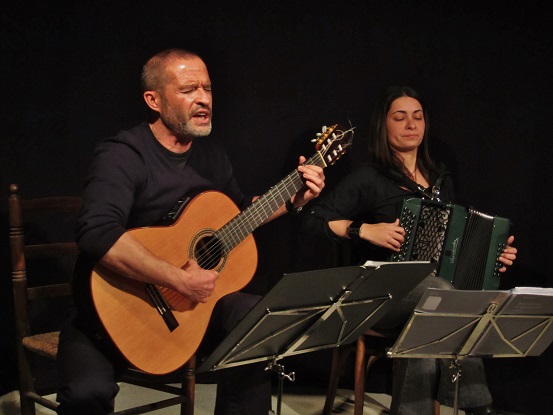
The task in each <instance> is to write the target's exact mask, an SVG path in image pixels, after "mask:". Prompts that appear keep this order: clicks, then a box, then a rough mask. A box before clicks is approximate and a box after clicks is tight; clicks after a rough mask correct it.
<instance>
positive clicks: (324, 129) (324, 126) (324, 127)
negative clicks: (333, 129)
mask: <svg viewBox="0 0 553 415" xmlns="http://www.w3.org/2000/svg"><path fill="white" fill-rule="evenodd" d="M326 130H327V128H326V125H323V128H322V131H323V133H326Z"/></svg>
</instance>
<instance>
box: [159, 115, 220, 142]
mask: <svg viewBox="0 0 553 415" xmlns="http://www.w3.org/2000/svg"><path fill="white" fill-rule="evenodd" d="M161 122H163V125H165V127H167V129H168V130H169V131H171V132H172V133H173V134H174V135H176V136H177V137H183V138H185V137H206V136H208V135H209V134H210V133H211V120H210V121H209V125H206V126H202V127H196V126H195V125H194V124H193V122H192V120H188V121H181V120H178V119H175V118H173V117H171V116H161Z"/></svg>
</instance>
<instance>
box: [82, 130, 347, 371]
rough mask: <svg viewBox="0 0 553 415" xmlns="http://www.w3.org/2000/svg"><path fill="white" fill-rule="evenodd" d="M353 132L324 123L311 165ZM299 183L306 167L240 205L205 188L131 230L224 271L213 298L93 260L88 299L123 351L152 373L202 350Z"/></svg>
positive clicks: (336, 154)
mask: <svg viewBox="0 0 553 415" xmlns="http://www.w3.org/2000/svg"><path fill="white" fill-rule="evenodd" d="M352 139H353V128H349V129H342V128H341V127H339V126H338V125H337V124H335V125H333V126H331V127H328V128H327V127H323V129H322V132H321V133H318V134H317V138H316V139H314V140H313V141H315V142H316V145H315V149H316V153H315V154H314V155H313V156H312V157H311V158H310V159H309V160H307V161H306V164H312V165H317V166H321V167H327V166H329V165H332V164H334V163H335V161H336V160H338V159H339V158H340V157H341V156H342V155H343V154H344V153H345V151H346V149H347V148H348V147H349V146H351V144H352ZM302 187H303V182H302V178H301V174H300V173H299V172H298V171H297V170H294V171H293V172H291V173H290V174H289V175H288V176H286V178H284V179H283V180H282V181H280V182H279V183H278V184H276V185H275V186H273V187H271V188H270V190H269V191H268V192H267V193H265V194H264V195H262V196H261V197H259V199H257V200H256V201H254V202H253V203H252V204H251V205H250V206H249V207H248V208H246V209H244V210H243V211H239V209H238V208H237V206H236V205H235V204H234V202H233V201H232V200H231V199H230V198H228V197H227V196H226V195H224V194H222V193H220V192H217V191H206V192H204V193H201V194H199V195H198V196H196V197H194V198H193V199H192V200H191V201H190V202H188V203H187V204H186V205H185V206H184V208H183V209H182V212H181V213H180V214H179V216H178V218H177V219H176V221H175V222H174V223H173V224H171V225H169V226H152V227H142V228H135V229H131V230H129V231H127V232H129V233H131V234H132V236H133V237H134V238H136V239H137V240H138V241H140V242H141V243H142V244H143V245H144V246H145V247H146V248H147V249H148V250H150V251H151V252H153V253H154V254H155V255H157V256H158V257H160V258H162V259H164V260H165V261H167V262H169V263H171V264H173V265H175V266H177V267H180V268H183V269H185V268H186V267H187V263H188V261H189V260H190V259H194V260H195V261H197V262H198V264H199V265H200V266H201V267H202V268H204V269H213V270H216V271H218V272H219V278H218V280H217V283H216V288H215V290H214V291H213V293H212V295H211V296H210V297H209V298H208V301H207V302H206V303H197V302H193V301H191V300H189V299H188V298H186V297H184V296H182V295H181V294H180V293H178V292H176V291H174V290H171V289H169V288H166V287H162V286H157V285H153V284H148V283H144V282H140V281H137V280H134V279H131V278H127V277H124V276H121V275H118V274H117V273H115V272H113V271H111V270H108V269H106V268H105V267H102V266H101V265H100V264H95V265H93V269H92V270H91V267H89V268H88V274H89V277H90V278H89V280H90V286H89V287H87V288H89V290H87V291H89V293H90V297H91V298H89V299H88V301H90V300H91V302H92V303H93V305H94V308H95V310H96V313H97V317H99V320H100V321H101V323H102V325H103V327H104V328H105V330H106V332H107V333H108V335H109V336H110V337H111V339H112V340H113V342H114V343H115V345H116V346H117V347H118V349H119V350H120V351H121V353H122V354H123V356H124V357H125V358H126V359H127V360H128V361H129V362H130V363H131V364H132V365H133V366H135V367H136V368H138V369H140V370H142V371H144V372H147V373H151V374H166V373H169V372H172V371H174V370H176V369H178V368H179V367H181V366H182V365H184V364H185V363H186V362H187V361H188V360H189V359H190V357H191V356H192V355H194V353H195V352H196V350H197V349H198V347H199V345H200V342H201V341H202V339H203V337H204V335H205V332H206V330H207V326H208V323H209V320H210V317H211V314H212V311H213V308H214V306H215V303H216V302H217V301H218V300H219V299H220V298H222V297H223V296H225V295H227V294H230V293H232V292H236V291H239V290H240V289H242V288H243V287H244V286H246V285H247V284H248V282H249V281H250V280H251V279H252V278H253V275H254V273H255V271H256V267H257V247H256V244H255V241H254V238H253V235H252V232H253V231H254V230H255V229H256V228H257V227H258V226H259V225H261V224H262V223H263V222H264V221H265V220H266V219H267V218H268V217H269V216H271V215H272V214H273V213H274V212H275V211H276V210H277V209H278V208H279V207H280V206H282V205H283V204H284V202H285V201H287V200H288V199H289V198H290V197H291V196H293V195H294V194H295V193H296V192H297V191H299V190H300V189H301V188H302ZM81 272H82V271H81ZM84 280H85V281H87V279H86V276H85V277H84ZM81 281H83V280H82V279H81Z"/></svg>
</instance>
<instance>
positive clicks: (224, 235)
mask: <svg viewBox="0 0 553 415" xmlns="http://www.w3.org/2000/svg"><path fill="white" fill-rule="evenodd" d="M305 164H311V165H315V166H320V167H326V163H325V161H324V159H323V157H322V156H321V154H320V153H319V152H317V153H315V154H314V155H313V156H312V157H311V158H310V159H309V160H307V161H306V162H305ZM302 187H303V181H302V177H301V174H300V172H299V171H298V170H294V171H292V172H291V173H290V174H288V176H286V177H285V178H284V179H283V180H281V181H280V182H279V183H277V184H276V185H275V186H273V187H271V188H270V189H269V191H268V192H267V193H265V194H264V195H263V196H260V197H259V198H258V199H257V200H255V201H254V202H253V203H252V204H251V205H250V206H248V207H247V208H246V209H244V210H243V211H242V212H240V213H239V214H238V215H236V216H235V217H234V218H233V219H231V220H230V221H229V222H228V223H227V224H226V225H225V226H223V227H222V228H221V229H219V230H218V231H217V232H216V233H215V237H216V238H217V239H218V240H220V241H221V242H222V243H223V246H224V248H225V253H228V252H230V251H231V250H232V249H233V248H234V247H235V246H237V245H238V244H239V243H240V242H241V241H242V240H243V239H244V238H246V237H247V236H248V235H249V234H250V233H252V232H253V231H254V230H255V229H256V228H257V227H259V226H260V225H261V224H262V223H263V222H264V221H265V220H267V218H269V216H271V215H272V214H273V213H274V212H276V211H277V210H278V208H279V207H280V206H282V205H283V204H284V202H286V201H287V200H288V199H290V198H291V197H292V196H293V195H295V194H296V193H297V192H298V190H300V189H301V188H302Z"/></svg>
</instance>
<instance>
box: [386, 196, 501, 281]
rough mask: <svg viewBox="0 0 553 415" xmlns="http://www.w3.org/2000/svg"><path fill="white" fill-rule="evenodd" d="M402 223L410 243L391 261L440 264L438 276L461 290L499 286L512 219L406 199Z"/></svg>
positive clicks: (432, 202)
mask: <svg viewBox="0 0 553 415" xmlns="http://www.w3.org/2000/svg"><path fill="white" fill-rule="evenodd" d="M400 225H401V226H402V227H403V228H404V229H405V232H406V235H405V241H404V243H403V244H402V246H401V250H400V252H397V253H394V254H392V256H391V257H390V261H394V262H397V261H431V262H438V263H439V265H438V268H437V275H439V276H440V277H442V278H445V279H446V280H448V281H450V282H451V283H452V284H453V285H454V286H455V288H457V289H460V290H497V289H498V288H499V283H500V275H499V274H500V273H499V268H501V266H502V265H501V263H500V262H499V261H498V258H499V256H500V255H501V253H502V252H503V250H504V249H505V246H506V243H507V238H508V236H509V231H510V227H511V222H510V220H509V219H506V218H502V217H498V216H490V215H487V214H485V213H482V212H478V211H476V210H474V209H472V208H468V209H467V208H465V207H464V206H460V205H455V204H449V203H441V202H436V201H431V200H427V199H419V198H412V199H407V200H405V201H404V202H403V207H402V212H401V216H400Z"/></svg>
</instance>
